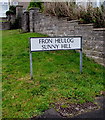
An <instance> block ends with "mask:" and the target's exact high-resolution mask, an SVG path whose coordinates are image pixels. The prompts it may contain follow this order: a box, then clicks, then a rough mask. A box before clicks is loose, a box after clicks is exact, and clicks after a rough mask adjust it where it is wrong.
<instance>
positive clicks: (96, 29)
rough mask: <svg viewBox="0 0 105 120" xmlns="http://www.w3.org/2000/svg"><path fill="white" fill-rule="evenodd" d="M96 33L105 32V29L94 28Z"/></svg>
mask: <svg viewBox="0 0 105 120" xmlns="http://www.w3.org/2000/svg"><path fill="white" fill-rule="evenodd" d="M93 30H94V31H105V28H94V29H93Z"/></svg>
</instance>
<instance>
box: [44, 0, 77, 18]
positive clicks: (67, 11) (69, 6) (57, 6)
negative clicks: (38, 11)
mask: <svg viewBox="0 0 105 120" xmlns="http://www.w3.org/2000/svg"><path fill="white" fill-rule="evenodd" d="M76 12H77V6H76V4H75V3H73V2H46V3H44V13H45V14H50V15H53V16H57V17H69V19H77V16H76Z"/></svg>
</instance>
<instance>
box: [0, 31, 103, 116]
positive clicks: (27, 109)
mask: <svg viewBox="0 0 105 120" xmlns="http://www.w3.org/2000/svg"><path fill="white" fill-rule="evenodd" d="M2 34H3V41H2V57H3V58H2V61H3V62H2V69H3V71H2V73H3V76H2V91H3V93H2V100H3V104H2V111H3V113H2V114H3V116H2V117H3V118H30V117H32V116H36V115H39V114H41V113H42V112H43V111H44V110H46V109H48V108H49V107H50V104H51V103H55V102H58V101H61V100H62V101H63V100H64V101H65V100H66V101H67V102H69V103H84V102H87V101H93V100H94V98H95V96H99V95H100V91H103V90H105V88H104V84H105V83H104V80H103V75H104V74H105V73H104V71H105V68H104V67H103V66H101V65H98V64H96V63H95V62H94V61H93V60H91V59H89V58H87V57H85V56H84V55H83V73H82V74H80V71H79V53H78V52H75V51H74V50H67V51H46V52H34V53H33V54H32V55H33V74H34V79H33V80H30V73H29V72H30V66H29V64H30V63H29V39H28V38H29V37H44V36H46V35H42V34H38V33H21V34H20V33H19V30H6V31H3V32H2ZM63 107H66V106H63Z"/></svg>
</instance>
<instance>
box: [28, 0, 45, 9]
mask: <svg viewBox="0 0 105 120" xmlns="http://www.w3.org/2000/svg"><path fill="white" fill-rule="evenodd" d="M33 7H37V8H40V10H42V8H43V6H42V2H34V1H31V2H30V4H29V6H28V9H30V8H33Z"/></svg>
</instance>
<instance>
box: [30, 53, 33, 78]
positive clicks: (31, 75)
mask: <svg viewBox="0 0 105 120" xmlns="http://www.w3.org/2000/svg"><path fill="white" fill-rule="evenodd" d="M30 77H31V79H33V68H32V52H31V51H30Z"/></svg>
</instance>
